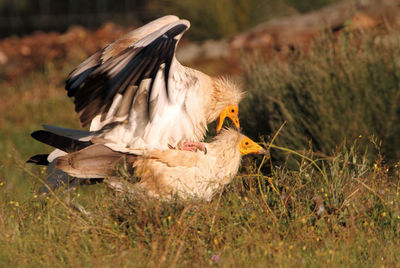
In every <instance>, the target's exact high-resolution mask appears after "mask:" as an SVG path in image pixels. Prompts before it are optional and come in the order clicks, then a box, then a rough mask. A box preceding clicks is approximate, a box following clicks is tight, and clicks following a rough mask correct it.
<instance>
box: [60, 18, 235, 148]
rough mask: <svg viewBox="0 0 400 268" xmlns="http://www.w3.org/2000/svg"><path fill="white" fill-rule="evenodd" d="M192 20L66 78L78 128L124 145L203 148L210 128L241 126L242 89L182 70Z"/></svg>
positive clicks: (137, 36) (118, 45) (123, 41)
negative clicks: (227, 123) (183, 42)
mask: <svg viewBox="0 0 400 268" xmlns="http://www.w3.org/2000/svg"><path fill="white" fill-rule="evenodd" d="M189 27H190V22H189V21H187V20H183V19H179V18H178V17H176V16H173V15H169V16H165V17H162V18H159V19H157V20H154V21H152V22H150V23H148V24H146V25H144V26H142V27H140V28H138V29H136V30H134V31H131V32H129V33H127V34H126V35H124V36H123V37H121V38H120V39H118V40H116V41H115V42H113V43H111V44H109V45H108V46H106V47H105V48H103V49H102V50H100V51H98V52H97V53H95V54H93V55H92V56H90V57H89V58H88V59H86V60H85V61H84V62H83V63H81V64H80V65H79V66H78V67H77V68H76V69H75V70H73V71H72V72H71V73H70V74H69V76H68V78H67V81H66V90H67V92H68V96H69V97H74V103H75V110H76V112H78V114H79V117H80V121H81V123H82V124H83V125H84V126H85V125H88V124H90V130H91V131H94V132H96V133H97V134H96V135H97V137H102V138H104V139H107V140H110V141H111V142H114V143H117V144H120V145H123V146H125V147H127V148H134V149H136V148H146V149H152V148H153V149H167V148H169V147H173V148H180V149H184V150H193V149H196V148H200V149H201V148H202V144H201V143H200V141H202V140H203V138H204V136H205V133H206V131H207V124H208V123H211V122H213V121H214V120H216V119H218V124H217V132H218V131H219V130H220V129H221V127H222V124H223V122H224V119H225V118H226V117H228V118H230V119H231V120H232V121H233V123H234V124H235V125H236V127H238V128H239V119H238V104H239V102H240V100H241V98H242V95H243V92H242V91H241V89H239V88H238V87H237V86H236V85H235V84H234V83H232V82H231V81H229V80H227V79H225V78H214V77H210V76H208V75H206V74H204V73H202V72H200V71H197V70H194V69H191V68H189V67H185V66H183V65H181V64H180V63H179V62H178V61H177V59H176V58H175V50H176V46H177V44H178V42H179V40H180V39H181V37H182V35H183V34H184V32H185V31H186V30H188V29H189Z"/></svg>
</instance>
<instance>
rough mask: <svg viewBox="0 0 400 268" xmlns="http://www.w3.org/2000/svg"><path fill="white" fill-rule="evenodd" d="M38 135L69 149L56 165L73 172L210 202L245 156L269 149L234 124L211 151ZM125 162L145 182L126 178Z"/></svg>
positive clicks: (126, 187) (130, 189) (136, 190)
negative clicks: (148, 147)
mask: <svg viewBox="0 0 400 268" xmlns="http://www.w3.org/2000/svg"><path fill="white" fill-rule="evenodd" d="M32 136H33V137H34V138H36V139H38V140H40V141H42V142H44V143H47V144H49V145H52V146H56V147H57V148H59V149H60V150H63V151H65V152H68V154H66V155H64V156H61V157H59V158H57V160H56V167H57V168H58V169H60V170H62V171H63V172H66V173H67V174H69V175H71V176H73V177H76V178H105V180H104V182H106V183H107V185H108V186H109V187H111V188H112V189H114V190H117V191H120V192H126V193H131V194H134V195H135V194H138V195H139V194H145V195H147V196H150V197H155V198H159V199H163V200H171V199H173V198H174V197H178V198H182V199H189V198H193V199H201V200H206V201H210V200H211V199H212V197H213V196H214V195H215V193H217V192H218V191H219V190H220V189H221V188H223V186H224V185H226V184H228V183H230V182H231V181H232V179H233V177H234V176H235V175H236V173H237V172H238V169H239V166H240V162H241V157H242V156H243V155H246V154H251V153H254V154H266V150H265V149H264V148H263V147H261V146H260V145H258V144H257V143H255V142H254V141H252V140H251V139H249V138H248V137H246V136H244V135H243V134H241V133H240V132H239V131H237V130H234V129H223V130H222V131H221V132H220V133H219V134H218V135H217V136H216V137H215V138H214V140H213V141H212V142H210V143H205V144H204V145H205V146H206V148H207V154H204V153H203V152H195V151H185V150H176V149H164V150H159V149H151V150H133V149H132V150H130V152H125V153H122V152H119V151H118V150H119V148H118V145H116V144H115V143H107V141H106V140H104V139H99V138H93V139H92V140H91V141H86V142H83V141H79V140H74V139H71V138H67V137H62V136H59V135H56V134H53V133H51V132H48V131H42V130H41V131H37V132H34V133H33V135H32ZM123 167H125V169H124V172H128V174H129V175H130V176H132V177H137V178H138V179H139V181H138V182H136V183H130V182H128V181H127V180H124V179H122V178H121V177H120V176H119V174H120V172H121V169H122V168H123Z"/></svg>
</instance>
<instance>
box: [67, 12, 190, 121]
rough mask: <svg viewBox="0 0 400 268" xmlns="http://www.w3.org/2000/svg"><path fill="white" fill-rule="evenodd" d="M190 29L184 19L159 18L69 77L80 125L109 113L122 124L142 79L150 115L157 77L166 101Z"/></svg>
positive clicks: (106, 49)
mask: <svg viewBox="0 0 400 268" xmlns="http://www.w3.org/2000/svg"><path fill="white" fill-rule="evenodd" d="M160 25H161V27H160ZM189 27H190V23H189V22H188V21H187V20H179V19H178V18H177V17H175V16H166V17H163V18H160V19H158V20H156V21H153V22H151V23H149V24H147V25H145V26H143V27H141V28H139V29H138V30H136V31H134V32H132V33H128V34H127V35H126V36H125V37H122V38H121V39H120V40H117V41H116V42H114V43H113V44H111V45H109V46H108V47H106V48H105V49H103V50H101V51H99V52H97V53H96V54H94V55H92V56H91V57H89V58H88V59H87V60H86V61H85V62H83V63H82V64H81V65H80V66H78V67H77V69H75V70H74V71H73V72H72V73H71V74H70V76H69V77H68V79H67V81H66V90H67V91H68V96H69V97H74V98H75V100H74V103H75V110H76V111H77V112H78V113H79V116H80V120H81V122H82V124H83V125H87V124H88V123H90V122H91V121H92V120H93V118H94V117H96V116H97V115H101V120H104V119H105V118H106V117H109V116H110V113H112V116H114V117H118V118H122V120H124V119H123V118H124V116H127V115H128V113H129V111H130V110H131V108H132V105H133V103H134V99H135V96H136V93H137V91H138V88H139V87H140V85H141V83H142V82H143V81H144V80H145V81H147V80H148V83H149V84H148V85H147V86H148V88H147V102H146V103H145V104H144V105H146V109H147V113H148V115H149V113H150V110H151V102H150V100H151V93H152V91H153V86H154V81H155V79H156V75H157V74H158V73H159V71H160V70H162V71H163V77H164V83H165V90H166V96H168V94H169V93H170V92H169V91H170V90H171V89H169V87H168V79H169V78H170V73H171V72H173V70H171V67H172V62H173V59H174V55H175V49H176V45H177V43H178V41H179V39H180V38H181V36H182V34H183V33H184V32H185V31H186V30H187V29H188V28H189ZM152 30H153V31H152ZM135 32H136V33H137V34H135ZM139 38H140V39H139ZM138 39H139V40H138ZM129 41H130V42H131V43H129ZM128 43H129V45H128Z"/></svg>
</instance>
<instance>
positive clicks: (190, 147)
mask: <svg viewBox="0 0 400 268" xmlns="http://www.w3.org/2000/svg"><path fill="white" fill-rule="evenodd" d="M182 150H184V151H192V152H197V150H200V151H203V152H204V154H207V147H206V146H205V145H204V143H202V142H195V141H185V142H184V143H183V147H182Z"/></svg>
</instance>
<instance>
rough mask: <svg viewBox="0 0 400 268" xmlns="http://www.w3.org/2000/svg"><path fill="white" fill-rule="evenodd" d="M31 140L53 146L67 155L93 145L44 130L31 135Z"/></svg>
mask: <svg viewBox="0 0 400 268" xmlns="http://www.w3.org/2000/svg"><path fill="white" fill-rule="evenodd" d="M31 136H32V138H34V139H35V140H38V141H40V142H43V143H45V144H47V145H50V146H53V147H55V148H57V149H60V150H62V151H64V152H67V153H72V152H75V151H79V150H81V149H83V148H86V147H88V146H90V145H92V144H93V143H92V142H90V141H80V140H75V139H71V138H68V137H64V136H60V135H57V134H54V133H51V132H49V131H46V130H38V131H35V132H33V133H32V134H31Z"/></svg>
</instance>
